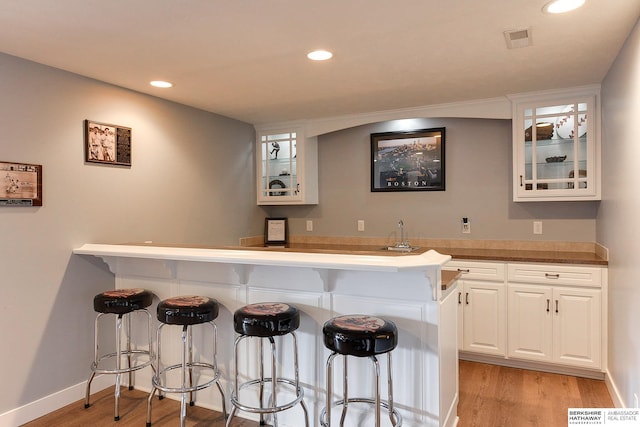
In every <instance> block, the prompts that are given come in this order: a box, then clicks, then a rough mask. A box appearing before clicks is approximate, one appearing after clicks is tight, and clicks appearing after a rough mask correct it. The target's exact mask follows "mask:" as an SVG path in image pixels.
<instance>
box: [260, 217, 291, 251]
mask: <svg viewBox="0 0 640 427" xmlns="http://www.w3.org/2000/svg"><path fill="white" fill-rule="evenodd" d="M288 240H289V224H288V223H287V218H265V219H264V243H265V245H267V246H269V245H271V246H273V245H278V246H281V245H286V244H287V242H288Z"/></svg>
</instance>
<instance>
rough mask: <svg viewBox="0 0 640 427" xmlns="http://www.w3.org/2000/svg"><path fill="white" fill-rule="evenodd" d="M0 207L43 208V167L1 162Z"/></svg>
mask: <svg viewBox="0 0 640 427" xmlns="http://www.w3.org/2000/svg"><path fill="white" fill-rule="evenodd" d="M0 178H1V179H2V181H1V183H2V185H1V186H0V206H42V165H31V164H28V163H11V162H0Z"/></svg>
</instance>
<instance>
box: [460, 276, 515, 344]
mask: <svg viewBox="0 0 640 427" xmlns="http://www.w3.org/2000/svg"><path fill="white" fill-rule="evenodd" d="M462 282H463V287H464V295H463V304H464V314H463V317H464V320H463V324H464V326H463V350H466V351H474V352H480V353H485V354H495V355H501V356H504V355H505V335H506V331H505V320H506V319H505V315H506V314H505V311H506V310H505V296H504V293H505V289H504V284H502V283H490V282H474V281H466V280H465V281H462Z"/></svg>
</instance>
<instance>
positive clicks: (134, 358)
mask: <svg viewBox="0 0 640 427" xmlns="http://www.w3.org/2000/svg"><path fill="white" fill-rule="evenodd" d="M153 297H154V295H153V293H151V292H149V291H147V290H145V289H139V288H133V289H115V290H110V291H106V292H102V293H100V294H98V295H96V296H95V297H94V298H93V309H94V310H95V311H96V312H97V313H98V315H97V316H96V319H95V324H94V329H95V331H94V332H95V342H94V349H95V350H94V360H93V363H92V364H91V375H90V376H89V380H88V381H87V389H86V395H85V402H84V407H85V408H88V407H89V406H91V404H90V402H89V400H90V396H91V382H92V381H93V378H94V377H95V375H96V374H115V375H116V384H115V385H116V387H115V414H114V417H113V418H114V420H115V421H118V420H119V419H120V375H121V374H124V373H127V374H129V389H130V390H132V389H133V372H134V371H137V370H138V369H142V368H144V367H147V366H151V364H152V360H153V351H152V342H151V314H150V313H149V312H148V311H147V310H146V308H147V307H149V306H150V305H151V303H152V302H153ZM137 313H140V315H141V316H142V317H144V318H145V319H146V322H147V343H146V348H144V346H142V345H138V346H136V348H135V349H134V348H132V346H131V336H132V331H131V330H132V323H133V321H132V318H131V317H132V316H133V315H134V314H137ZM107 315H114V316H116V344H115V345H116V348H115V351H113V352H111V353H105V354H99V346H98V337H99V336H100V334H99V332H98V329H99V324H100V319H102V318H103V317H104V316H107ZM123 323H124V325H126V327H124V331H123ZM123 333H124V335H125V340H126V346H125V347H124V348H122V344H121V342H122V335H123ZM140 344H143V343H140ZM123 358H125V359H126V361H127V363H126V366H125V367H123V366H122V359H123ZM114 361H115V363H113V362H114ZM114 365H115V366H114Z"/></svg>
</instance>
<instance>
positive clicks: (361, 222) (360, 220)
mask: <svg viewBox="0 0 640 427" xmlns="http://www.w3.org/2000/svg"><path fill="white" fill-rule="evenodd" d="M358 231H364V219H359V220H358Z"/></svg>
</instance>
